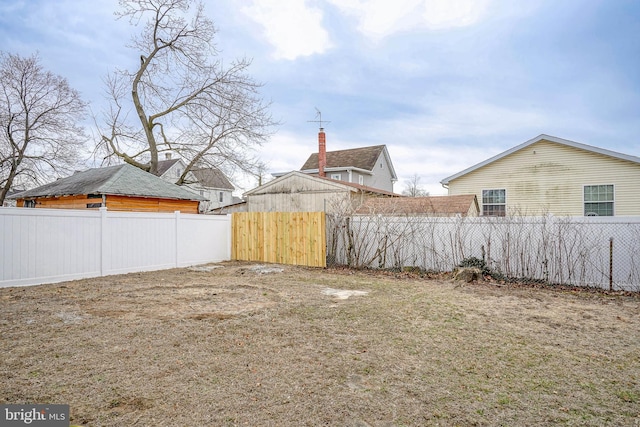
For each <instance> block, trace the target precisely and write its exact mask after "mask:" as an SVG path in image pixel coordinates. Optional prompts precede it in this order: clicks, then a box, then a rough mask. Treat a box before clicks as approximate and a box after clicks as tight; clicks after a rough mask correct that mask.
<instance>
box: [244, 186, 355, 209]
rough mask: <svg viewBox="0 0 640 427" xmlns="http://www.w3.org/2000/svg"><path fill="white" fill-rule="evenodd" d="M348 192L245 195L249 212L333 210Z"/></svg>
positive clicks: (345, 198) (344, 198) (346, 197)
mask: <svg viewBox="0 0 640 427" xmlns="http://www.w3.org/2000/svg"><path fill="white" fill-rule="evenodd" d="M348 197H349V194H348V192H346V191H345V192H342V193H335V192H314V193H278V194H258V195H252V196H248V197H247V205H248V210H249V212H325V211H332V210H334V209H333V207H334V206H335V205H336V204H340V202H339V200H347V199H348Z"/></svg>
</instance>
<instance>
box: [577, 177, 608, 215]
mask: <svg viewBox="0 0 640 427" xmlns="http://www.w3.org/2000/svg"><path fill="white" fill-rule="evenodd" d="M613 196H614V191H613V185H585V186H584V215H585V216H613V201H614V197H613Z"/></svg>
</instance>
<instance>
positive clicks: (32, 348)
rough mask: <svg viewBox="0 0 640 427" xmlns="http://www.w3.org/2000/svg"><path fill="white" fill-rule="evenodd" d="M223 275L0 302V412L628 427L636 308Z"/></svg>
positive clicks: (290, 276)
mask: <svg viewBox="0 0 640 427" xmlns="http://www.w3.org/2000/svg"><path fill="white" fill-rule="evenodd" d="M219 266H220V268H216V269H213V270H211V271H193V270H189V269H175V270H168V271H160V272H152V273H138V274H128V275H121V276H110V277H104V278H97V279H90V280H80V281H74V282H66V283H61V284H53V285H44V286H34V287H25V288H5V289H0V308H1V315H0V334H1V338H0V339H1V342H2V346H1V349H0V356H1V364H0V403H66V404H69V405H71V416H72V422H71V424H72V425H81V426H227V425H228V426H245V425H248V426H319V425H326V426H429V425H433V426H436V425H440V426H454V425H460V426H472V425H477V426H495V425H505V426H531V425H581V426H582V425H587V426H602V425H611V426H624V425H627V426H639V425H640V298H638V297H637V296H633V295H621V294H617V295H607V294H602V293H592V292H574V291H571V290H558V289H555V290H554V289H534V288H528V287H524V286H499V285H497V284H491V283H480V284H467V285H462V286H461V285H459V284H456V283H453V282H450V281H448V280H428V279H422V278H419V277H409V276H408V275H402V276H400V275H393V274H384V273H367V272H354V271H348V270H319V269H317V270H316V269H307V268H298V267H291V266H277V267H282V268H283V269H284V271H283V272H271V273H264V274H261V273H260V272H259V271H256V270H253V269H251V268H250V267H251V264H241V263H223V264H219ZM270 267H273V266H270ZM327 288H332V289H340V290H359V291H368V292H369V293H368V294H367V295H359V296H352V297H350V298H348V299H337V298H336V297H334V296H331V295H326V294H325V293H323V291H325V290H326V289H327Z"/></svg>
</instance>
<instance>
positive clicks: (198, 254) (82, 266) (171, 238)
mask: <svg viewBox="0 0 640 427" xmlns="http://www.w3.org/2000/svg"><path fill="white" fill-rule="evenodd" d="M230 240H231V217H230V216H213V215H194V214H181V213H179V212H175V213H173V214H171V213H169V214H167V213H146V212H115V211H113V212H112V211H107V210H106V208H101V209H100V210H91V211H89V210H87V211H82V210H66V209H25V208H0V287H6V286H22V285H34V284H40V283H53V282H61V281H65V280H74V279H80V278H87V277H97V276H107V275H110V274H120V273H129V272H137V271H151V270H162V269H168V268H175V267H184V266H189V265H195V264H204V263H208V262H218V261H224V260H229V259H230V257H231V243H230Z"/></svg>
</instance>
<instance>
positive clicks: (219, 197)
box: [218, 191, 224, 203]
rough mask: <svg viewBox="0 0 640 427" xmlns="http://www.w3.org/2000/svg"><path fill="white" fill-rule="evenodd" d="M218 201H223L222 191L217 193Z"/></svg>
mask: <svg viewBox="0 0 640 427" xmlns="http://www.w3.org/2000/svg"><path fill="white" fill-rule="evenodd" d="M218 201H219V202H220V203H222V202H224V193H223V192H222V191H221V192H220V194H218Z"/></svg>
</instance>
